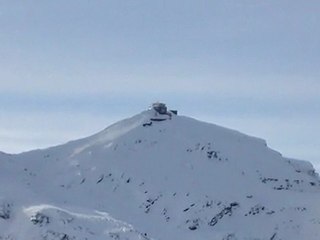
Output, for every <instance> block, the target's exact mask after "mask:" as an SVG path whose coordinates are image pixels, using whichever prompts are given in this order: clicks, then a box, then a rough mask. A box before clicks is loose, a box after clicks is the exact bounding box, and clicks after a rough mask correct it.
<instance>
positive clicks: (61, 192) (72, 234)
mask: <svg viewBox="0 0 320 240" xmlns="http://www.w3.org/2000/svg"><path fill="white" fill-rule="evenodd" d="M154 117H156V116H155V112H154V110H147V111H144V112H142V113H140V114H138V115H136V116H134V117H132V118H129V119H125V120H123V121H120V122H118V123H116V124H114V125H111V126H110V127H108V128H106V129H105V130H103V131H101V132H100V133H98V134H95V135H93V136H91V137H88V138H84V139H80V140H77V141H72V142H69V143H66V144H64V145H61V146H56V147H52V148H49V149H44V150H35V151H31V152H26V153H21V154H18V155H10V154H4V153H1V154H0V240H4V239H6V240H102V239H103V240H108V239H118V240H121V239H123V240H124V239H127V240H128V239H130V240H135V239H146V240H148V239H154V240H178V239H183V240H200V239H203V240H205V239H208V240H209V239H210V240H215V239H217V240H235V239H239V240H240V239H241V240H242V239H243V240H253V239H255V240H279V239H282V240H286V239H288V240H289V239H290V240H295V239H297V240H298V239H299V240H300V239H308V240H313V239H315V240H318V239H320V204H319V202H320V181H319V177H318V174H317V173H315V171H314V169H313V167H312V165H311V164H310V163H308V162H305V161H299V160H294V159H287V158H284V157H282V156H281V154H280V153H278V152H276V151H274V150H272V149H270V148H268V146H267V144H266V142H265V141H264V140H261V139H258V138H254V137H250V136H247V135H245V134H242V133H240V132H237V131H233V130H229V129H226V128H223V127H219V126H216V125H214V124H209V123H204V122H200V121H198V120H195V119H192V118H188V117H183V116H175V115H173V116H172V117H169V116H167V117H166V120H165V121H159V122H157V121H151V120H150V119H152V118H154Z"/></svg>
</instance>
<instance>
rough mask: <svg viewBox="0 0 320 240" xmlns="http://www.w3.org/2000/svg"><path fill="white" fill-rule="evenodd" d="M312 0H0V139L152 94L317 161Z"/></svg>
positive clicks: (30, 135)
mask: <svg viewBox="0 0 320 240" xmlns="http://www.w3.org/2000/svg"><path fill="white" fill-rule="evenodd" d="M319 13H320V2H319V1H318V0H308V1H305V0H304V1H302V0H301V1H300V0H280V1H279V0H243V1H239V0H224V1H216V0H192V1H191V0H183V1H182V0H170V1H169V0H165V1H150V0H141V1H140V0H127V1H122V0H112V1H108V0H68V1H66V0H63V1H62V0H55V1H49V0H20V1H18V0H10V1H5V0H3V1H1V0H0V151H5V152H20V151H26V150H30V149H33V148H42V147H48V146H51V145H55V144H60V143H63V142H65V141H68V140H71V139H76V138H79V137H84V136H87V135H90V134H93V133H95V132H97V131H99V130H101V129H103V128H104V127H106V126H107V125H109V124H110V123H112V122H114V121H117V120H120V119H122V118H124V117H128V116H131V115H132V114H135V113H137V112H140V111H142V110H144V109H145V108H147V107H148V105H149V104H150V103H151V102H153V101H156V100H161V101H165V102H167V104H168V105H169V106H170V107H172V108H177V109H178V110H179V111H180V112H181V114H183V115H188V116H192V117H195V118H198V119H201V120H204V121H209V122H213V123H216V124H219V125H222V126H226V127H230V128H233V129H237V130H239V131H242V132H245V133H247V134H250V135H254V136H257V137H261V138H264V139H266V140H267V142H268V144H269V146H271V147H273V148H275V149H276V150H278V151H280V152H282V153H283V154H284V155H285V156H289V157H295V158H301V159H306V160H310V161H312V162H313V163H314V164H315V165H316V166H317V168H318V169H320V139H319V135H320V126H319V123H318V122H319V119H320V80H319V77H320V64H319V63H320V27H319V26H320V14H319Z"/></svg>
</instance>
